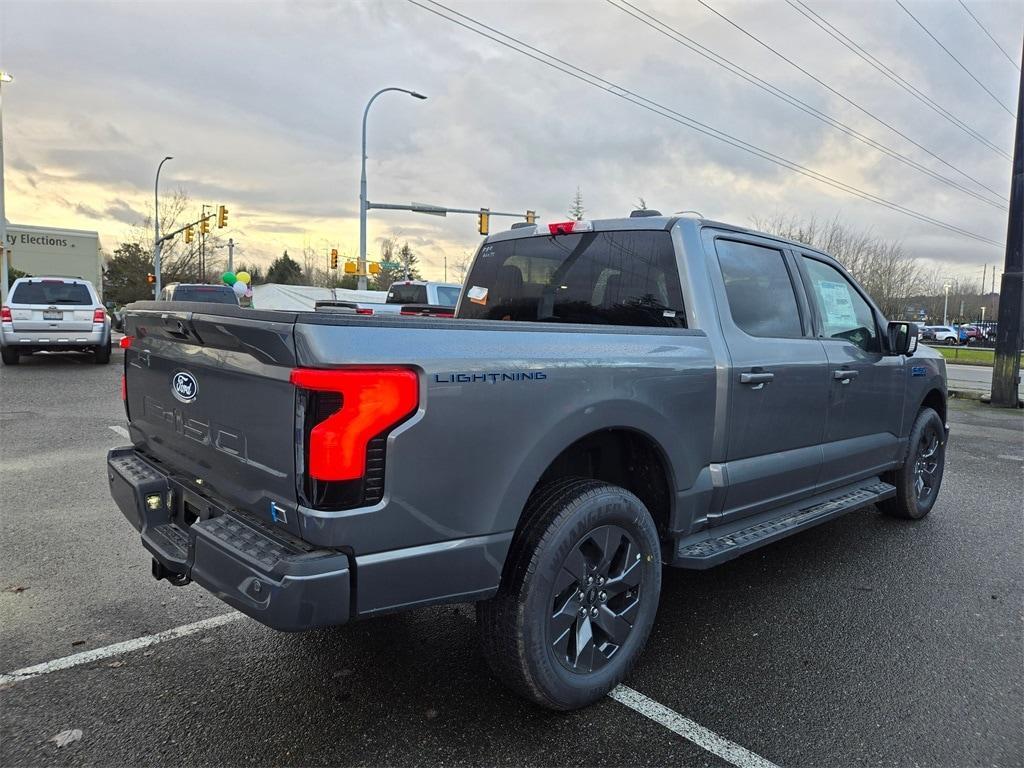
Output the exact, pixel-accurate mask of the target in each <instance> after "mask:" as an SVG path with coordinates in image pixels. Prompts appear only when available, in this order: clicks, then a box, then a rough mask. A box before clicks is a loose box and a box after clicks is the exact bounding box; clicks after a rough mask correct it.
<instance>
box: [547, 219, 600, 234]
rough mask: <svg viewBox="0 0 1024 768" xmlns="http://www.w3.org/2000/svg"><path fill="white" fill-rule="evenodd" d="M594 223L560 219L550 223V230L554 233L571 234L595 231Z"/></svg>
mask: <svg viewBox="0 0 1024 768" xmlns="http://www.w3.org/2000/svg"><path fill="white" fill-rule="evenodd" d="M593 231H594V225H593V223H592V222H589V221H559V222H556V223H555V224H548V232H550V233H551V234H552V235H571V234H572V233H573V232H593Z"/></svg>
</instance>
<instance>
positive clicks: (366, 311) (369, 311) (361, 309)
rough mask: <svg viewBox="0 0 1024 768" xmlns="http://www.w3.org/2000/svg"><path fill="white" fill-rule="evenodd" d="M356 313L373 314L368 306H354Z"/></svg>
mask: <svg viewBox="0 0 1024 768" xmlns="http://www.w3.org/2000/svg"><path fill="white" fill-rule="evenodd" d="M356 314H357V315H372V314H373V310H372V309H369V308H363V307H357V308H356Z"/></svg>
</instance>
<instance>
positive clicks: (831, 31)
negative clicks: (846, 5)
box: [698, 0, 1011, 160]
mask: <svg viewBox="0 0 1024 768" xmlns="http://www.w3.org/2000/svg"><path fill="white" fill-rule="evenodd" d="M698 2H700V0H698ZM786 2H787V3H789V5H790V6H792V8H793V9H794V10H796V11H797V12H798V13H800V14H801V15H803V16H804V17H805V18H806V19H807V20H808V21H810V22H811V23H813V24H815V25H816V26H817V27H819V28H820V29H822V30H823V31H824V32H825V33H826V34H828V35H829V36H830V37H832V38H833V39H835V40H836V41H837V42H839V43H840V44H841V45H843V46H845V47H846V48H847V49H849V50H850V51H852V52H853V53H855V54H856V55H857V56H859V57H860V58H861V59H863V60H864V61H865V62H867V63H868V64H870V65H871V66H872V67H874V68H875V69H877V70H878V71H879V72H881V73H882V74H883V75H885V76H886V77H887V78H889V79H890V80H891V81H892V82H894V83H895V84H896V85H898V86H899V87H900V88H902V89H903V90H905V91H906V92H907V93H909V94H910V95H911V96H913V97H914V98H915V99H917V100H918V101H920V102H921V103H922V104H924V105H925V106H926V107H928V108H929V109H931V110H933V111H934V112H935V113H936V114H937V115H939V116H941V117H943V118H944V119H946V120H948V121H949V122H950V123H952V124H953V125H955V126H956V127H957V128H959V129H960V130H961V131H963V132H964V133H966V134H967V135H968V136H970V137H971V138H973V139H975V140H976V141H979V142H981V143H982V144H984V145H985V146H986V147H988V148H989V149H991V150H992V151H993V152H995V153H996V154H998V155H1000V156H1002V157H1003V158H1005V159H1006V160H1010V159H1011V158H1010V155H1008V154H1007V153H1006V152H1005V151H1004V150H1003V149H1001V148H1000V147H999V146H998V145H996V144H994V143H993V142H992V141H990V140H989V139H987V138H985V137H984V136H982V135H981V134H980V133H979V132H978V131H976V130H975V129H974V128H971V127H970V126H969V125H967V123H965V122H964V121H963V120H961V119H960V118H958V117H957V116H956V115H954V114H953V113H952V112H950V111H949V110H948V109H946V108H945V107H943V106H942V105H940V104H939V103H938V102H936V101H935V100H934V99H933V98H932V97H931V96H929V95H927V94H926V93H924V92H923V91H921V90H920V89H919V88H918V87H917V86H915V85H912V84H911V83H909V82H907V80H906V79H905V78H903V77H902V76H901V75H899V74H897V73H896V72H895V71H893V69H892V68H891V67H889V66H888V65H886V64H884V63H882V62H881V61H879V60H878V58H877V57H875V56H874V55H873V54H871V53H869V52H868V51H866V50H865V49H864V48H863V47H862V46H861V45H859V44H858V43H856V42H854V41H853V40H851V39H850V38H849V37H847V36H846V35H845V34H843V33H842V32H841V31H840V30H839V28H838V27H836V26H835V25H834V24H832V23H831V22H829V21H827V20H826V19H825V18H824V17H823V16H821V15H820V14H819V13H817V12H816V11H814V10H812V9H811V8H810V7H809V6H808V5H807V4H806V3H804V2H802V0H795V1H794V0H786Z"/></svg>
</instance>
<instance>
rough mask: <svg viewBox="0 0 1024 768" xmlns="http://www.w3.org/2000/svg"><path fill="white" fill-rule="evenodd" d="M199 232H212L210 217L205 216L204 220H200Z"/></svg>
mask: <svg viewBox="0 0 1024 768" xmlns="http://www.w3.org/2000/svg"><path fill="white" fill-rule="evenodd" d="M199 233H200V234H203V235H208V234H210V219H209V217H208V216H207V217H203V220H202V221H200V222H199Z"/></svg>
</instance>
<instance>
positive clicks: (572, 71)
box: [407, 0, 1003, 248]
mask: <svg viewBox="0 0 1024 768" xmlns="http://www.w3.org/2000/svg"><path fill="white" fill-rule="evenodd" d="M407 2H409V3H411V4H412V5H415V6H417V7H418V8H422V9H423V10H425V11H429V12H430V13H432V14H434V15H435V16H438V17H439V18H442V19H444V20H445V21H449V22H451V23H453V24H456V25H458V26H460V27H462V28H464V29H467V30H469V31H470V32H473V33H474V34H477V35H479V36H481V37H484V38H487V39H488V40H491V41H492V42H495V43H498V44H499V45H502V46H504V47H505V48H508V49H510V50H512V51H515V52H516V53H520V54H522V55H524V56H527V57H529V58H531V59H533V60H534V61H537V62H539V63H541V64H544V65H545V66H547V67H550V68H552V69H556V70H558V71H559V72H562V73H564V74H567V75H569V76H570V77H573V78H575V79H577V80H579V81H581V82H583V83H586V84H587V85H590V86H593V87H595V88H599V89H600V90H602V91H605V92H606V93H609V94H611V95H612V96H616V97H618V98H620V99H623V100H624V101H628V102H630V103H631V104H635V105H636V106H638V107H641V108H642V109H646V110H647V111H649V112H653V113H654V114H656V115H660V116H661V117H664V118H666V119H668V120H671V121H673V122H676V123H679V124H680V125H683V126H686V127H687V128H690V129H691V130H694V131H696V132H697V133H701V134H704V135H705V136H709V137H711V138H714V139H717V140H718V141H721V142H723V143H725V144H728V145H730V146H733V147H736V148H737V149H741V150H742V151H744V152H747V153H748V154H752V155H755V156H756V157H760V158H762V159H765V160H768V161H769V162H772V163H775V164H776V165H779V166H782V167H783V168H787V169H788V170H791V171H794V172H796V173H799V174H801V175H803V176H806V177H808V178H810V179H813V180H815V181H819V182H821V183H823V184H826V185H828V186H831V187H833V188H835V189H839V190H841V191H843V192H847V193H849V194H851V195H854V196H855V197H859V198H861V199H863V200H868V201H869V202H873V203H875V204H877V205H880V206H882V207H884V208H889V209H890V210H893V211H897V212H899V213H903V214H905V215H907V216H910V217H912V218H914V219H917V220H918V221H922V222H924V223H927V224H932V225H934V226H937V227H941V228H942V229H945V230H948V231H950V232H955V233H957V234H959V235H963V236H964V237H967V238H970V239H973V240H977V241H979V242H983V243H987V244H989V245H993V246H996V247H999V248H1002V247H1003V245H1002V244H1001V243H999V242H998V241H996V240H992V239H990V238H988V237H985V236H984V235H979V234H977V233H974V232H971V231H969V230H966V229H963V228H961V227H958V226H956V225H954V224H950V223H949V222H946V221H942V220H940V219H935V218H932V217H931V216H927V215H926V214H923V213H920V212H918V211H914V210H912V209H910V208H907V207H905V206H902V205H900V204H898V203H894V202H892V201H890V200H886V199H885V198H882V197H879V196H878V195H875V194H872V193H870V192H865V191H864V190H862V189H858V188H857V187H854V186H851V185H849V184H846V183H845V182H842V181H838V180H837V179H833V178H831V177H830V176H826V175H825V174H823V173H820V172H818V171H815V170H813V169H811V168H807V167H805V166H803V165H800V164H799V163H795V162H793V161H792V160H787V159H786V158H784V157H781V156H780V155H776V154H774V153H772V152H769V151H768V150H766V149H762V148H761V147H758V146H756V145H754V144H751V143H749V142H746V141H743V140H742V139H739V138H736V137H735V136H732V135H731V134H728V133H726V132H725V131H722V130H719V129H717V128H714V127H712V126H710V125H707V124H706V123H702V122H700V121H699V120H696V119H695V118H692V117H689V116H688V115H684V114H683V113H681V112H677V111H676V110H674V109H671V108H670V107H666V106H664V105H663V104H660V103H658V102H656V101H654V100H652V99H648V98H646V97H644V96H641V95H640V94H638V93H635V92H634V91H631V90H629V89H627V88H624V87H622V86H620V85H617V84H615V83H613V82H611V81H609V80H605V79H604V78H602V77H600V76H598V75H595V74H593V73H592V72H589V71H588V70H585V69H583V68H582V67H577V66H576V65H574V64H570V63H569V62H567V61H564V60H563V59H559V58H558V57H556V56H553V55H552V54H549V53H547V52H545V51H542V50H541V49H539V48H536V47H534V46H532V45H530V44H528V43H525V42H523V41H522V40H519V39H518V38H515V37H513V36H512V35H509V34H507V33H505V32H502V31H500V30H498V29H495V28H494V27H489V26H487V25H486V24H484V23H483V22H481V21H477V20H476V19H474V18H472V17H471V16H467V15H466V14H464V13H460V12H458V11H455V10H453V9H451V8H449V7H447V6H445V5H443V4H441V3H439V2H437V0H425V2H428V3H430V4H431V5H433V6H437V7H438V8H441V9H443V10H444V11H446V12H447V13H450V14H452V15H453V16H458V17H460V18H462V19H466V21H468V22H470V23H471V24H473V25H475V26H470V25H469V24H466V23H464V22H462V21H459V19H457V18H452V17H451V16H446V15H445V14H444V13H441V12H440V11H438V10H435V9H434V8H431V7H428V6H426V5H424V4H423V3H422V2H419V0H407ZM476 27H480V28H481V29H486V30H489V31H490V32H493V33H494V34H495V35H500V36H501V37H503V38H506V39H505V40H502V39H500V38H498V37H495V36H494V35H489V34H487V33H486V32H482V31H481V29H477V28H476ZM508 41H512V42H508ZM512 43H515V44H516V45H519V46H522V48H517V47H516V45H513V44H512ZM524 48H525V49H527V50H523V49H524ZM531 51H534V52H535V53H531ZM553 62H557V63H553Z"/></svg>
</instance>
